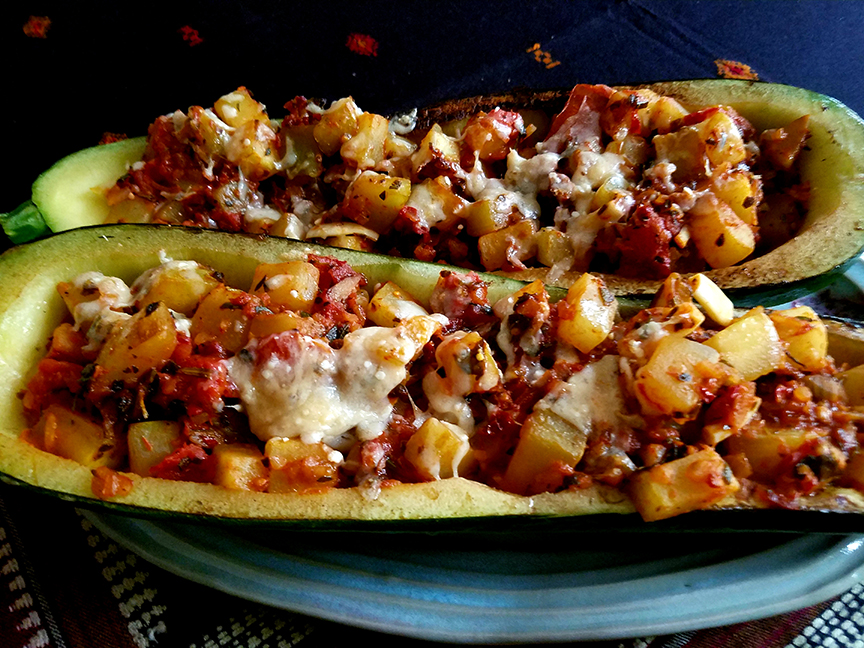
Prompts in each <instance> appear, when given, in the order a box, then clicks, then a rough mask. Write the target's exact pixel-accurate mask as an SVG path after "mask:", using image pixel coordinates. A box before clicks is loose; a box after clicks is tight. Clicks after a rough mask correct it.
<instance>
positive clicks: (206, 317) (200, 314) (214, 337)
mask: <svg viewBox="0 0 864 648" xmlns="http://www.w3.org/2000/svg"><path fill="white" fill-rule="evenodd" d="M244 294H245V293H243V291H242V290H238V289H236V288H229V287H227V286H217V287H216V288H214V289H213V290H211V291H210V292H209V293H207V295H206V296H205V297H204V299H202V300H201V303H200V305H199V306H198V310H196V311H195V315H194V317H193V318H192V326H191V329H190V331H189V334H190V335H191V336H192V341H193V342H195V343H196V344H201V343H204V342H208V341H215V342H218V343H219V344H220V345H222V347H223V348H225V349H226V350H228V351H231V352H236V351H239V350H240V349H242V348H243V347H244V346H245V344H246V342H247V340H248V339H249V320H250V317H249V315H248V314H247V313H245V312H244V309H243V303H242V302H240V301H239V300H241V299H242V298H243V296H244Z"/></svg>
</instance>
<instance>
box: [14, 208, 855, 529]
mask: <svg viewBox="0 0 864 648" xmlns="http://www.w3.org/2000/svg"><path fill="white" fill-rule="evenodd" d="M309 252H316V253H323V254H329V255H331V256H336V257H338V258H340V259H342V260H344V261H347V262H349V263H350V264H351V265H353V267H354V268H355V269H357V270H359V271H361V272H363V273H364V274H365V275H366V276H367V278H368V279H369V281H370V283H371V284H374V283H376V282H380V281H384V280H393V281H395V282H397V283H399V284H400V285H401V286H402V287H403V288H405V289H406V290H408V291H409V292H411V293H412V294H414V295H415V296H416V297H417V298H418V299H419V300H421V301H425V300H426V299H427V297H428V295H429V294H430V292H431V290H432V288H433V287H434V285H435V283H436V281H437V278H438V275H439V273H440V271H441V270H442V269H445V268H446V267H444V266H441V265H434V264H425V263H420V262H416V261H406V260H396V259H393V258H390V257H385V256H380V255H373V254H368V253H362V252H353V251H347V250H338V249H333V248H325V247H320V246H313V245H308V244H305V243H299V242H296V241H287V240H285V239H277V238H266V237H253V236H246V235H238V234H227V233H223V232H215V231H205V230H200V229H186V228H171V227H160V226H129V225H118V226H100V227H89V228H81V229H77V230H74V231H71V232H67V233H64V234H59V235H56V236H52V237H49V238H47V239H44V240H42V241H37V242H34V243H30V244H27V245H22V246H18V247H16V248H13V249H11V250H9V251H7V252H6V253H5V254H4V255H3V256H2V257H0V478H2V479H3V480H5V481H7V482H11V483H14V484H18V485H25V486H28V487H32V488H35V489H37V490H39V491H43V492H48V493H52V494H54V495H58V496H60V497H63V498H67V499H72V500H74V501H76V502H77V503H79V504H83V505H85V506H95V507H106V508H108V509H111V510H119V511H122V512H127V513H129V512H131V513H134V514H136V515H145V514H146V515H168V516H169V517H176V516H181V517H183V516H191V517H192V518H193V519H197V520H215V519H218V520H222V521H224V520H229V521H244V522H246V521H269V522H276V521H278V522H280V523H282V524H292V523H294V524H298V525H300V526H307V527H309V528H314V527H316V526H317V527H321V526H322V525H323V526H325V527H326V526H327V525H328V524H335V525H336V526H335V527H333V526H331V527H327V528H344V526H345V524H344V523H351V524H360V525H362V524H370V523H371V524H373V525H374V524H375V523H377V522H379V521H383V520H391V521H396V520H402V521H413V522H431V523H433V524H434V523H435V522H442V523H445V524H453V523H457V524H458V523H459V522H460V521H461V522H462V523H465V522H466V521H470V520H474V521H475V522H476V521H477V520H482V521H483V524H484V525H485V528H495V525H500V524H510V523H511V522H512V523H517V524H519V523H527V522H528V521H532V520H533V521H537V522H541V521H545V522H549V521H550V520H551V521H552V522H553V523H554V521H555V520H561V519H562V518H567V519H569V521H570V522H571V523H574V524H575V523H576V522H575V521H576V520H579V519H582V518H581V516H585V515H589V514H590V515H592V518H591V519H590V520H585V522H586V523H587V526H591V524H592V521H593V520H602V519H604V518H613V519H615V520H623V519H633V520H634V523H637V522H638V526H639V527H643V528H644V525H642V524H641V519H640V518H639V516H638V515H636V514H635V513H634V514H633V515H630V516H624V517H622V515H620V514H630V513H633V512H634V508H633V506H632V504H631V502H630V501H629V499H627V498H626V496H624V495H622V494H621V493H620V492H619V491H617V490H614V489H611V488H606V487H602V488H601V487H597V488H590V489H585V490H579V491H568V492H562V493H554V494H552V493H547V494H542V495H538V496H533V497H525V496H518V495H513V494H510V493H505V492H502V491H498V490H495V489H493V488H490V487H488V486H485V485H483V484H480V483H477V482H472V481H469V480H465V479H460V478H455V479H445V480H440V481H436V482H429V483H423V484H398V485H396V486H392V487H385V488H383V489H382V492H381V494H380V496H379V497H378V498H377V499H375V500H370V499H367V498H366V497H364V496H363V495H362V494H361V493H360V492H359V491H358V489H356V488H355V489H332V490H330V491H329V492H322V493H315V494H273V493H257V492H247V491H230V490H227V489H223V488H221V487H219V486H213V485H209V484H198V483H191V482H177V481H169V480H162V479H154V478H149V477H139V476H137V475H130V478H131V479H132V480H133V482H134V486H133V488H132V491H131V493H129V494H128V495H125V496H121V497H117V498H114V499H112V500H111V501H104V500H98V499H96V498H95V496H94V495H93V493H92V490H91V479H92V475H91V471H90V469H88V468H86V467H85V466H83V465H81V464H78V463H76V462H74V461H71V460H68V459H64V458H61V457H59V456H55V455H53V454H49V453H46V452H44V451H41V450H38V449H37V448H35V447H34V446H32V445H29V444H28V443H26V442H24V441H23V440H21V438H20V437H19V434H20V432H21V430H22V429H23V428H24V427H25V422H24V418H23V416H22V408H21V405H20V403H19V401H18V396H17V395H18V393H19V391H20V390H21V389H23V388H24V386H25V385H26V383H27V380H28V379H29V377H30V375H31V373H32V371H33V370H34V368H35V366H36V364H37V362H38V360H39V359H40V358H41V357H42V356H43V354H44V349H45V341H46V340H47V339H48V337H49V336H50V335H51V333H52V331H53V329H54V327H55V326H56V325H57V324H58V323H59V321H60V320H61V318H62V317H63V314H64V309H65V306H64V304H63V302H62V300H61V298H60V296H59V295H58V293H57V290H56V285H57V283H58V282H60V281H63V280H68V279H69V278H70V277H74V276H76V275H77V274H79V273H81V272H85V271H90V270H98V271H100V272H103V273H104V274H106V275H114V276H119V277H120V278H122V279H124V280H126V281H131V280H132V279H134V277H136V276H137V275H138V274H140V273H141V272H143V271H144V270H146V269H148V268H150V267H152V266H154V265H157V264H158V263H159V262H160V254H167V255H168V256H169V257H172V258H175V259H183V258H188V259H194V260H197V261H199V262H201V263H205V264H209V265H211V266H213V267H214V268H218V269H220V270H222V271H223V272H224V274H225V280H226V283H229V284H231V283H236V284H240V285H244V284H248V283H249V282H250V281H251V277H252V273H253V270H254V268H255V266H256V265H257V264H258V263H261V262H276V261H286V260H292V259H301V258H305V256H306V254H308V253H309ZM484 278H485V279H487V280H488V281H489V282H490V286H489V298H490V301H494V300H496V299H498V298H500V297H503V296H505V295H508V294H511V293H512V292H514V290H516V289H518V288H520V287H521V286H523V285H524V284H523V283H522V282H518V281H514V280H512V279H507V278H501V277H496V276H492V275H485V276H484ZM562 292H563V291H554V290H553V292H552V293H551V294H550V296H551V297H552V298H553V299H554V298H555V297H556V296H557V297H560V296H561V293H562ZM620 301H621V303H622V308H624V309H626V308H627V306H628V304H627V302H626V300H620ZM830 330H831V343H830V348H829V352H831V353H834V354H835V355H836V356H837V357H838V358H839V359H841V360H842V359H846V358H849V359H850V360H853V359H854V360H855V361H858V362H861V361H864V360H862V359H864V332H862V331H861V330H858V329H856V328H854V327H852V326H848V325H842V324H837V325H832V326H831V327H830ZM757 506H759V505H757V504H753V505H742V504H741V503H740V502H737V501H724V502H721V504H720V505H719V506H718V507H717V508H720V509H723V508H726V509H741V508H745V509H747V508H754V507H757ZM806 507H807V508H808V509H811V510H813V511H832V512H838V511H843V512H864V495H862V494H860V493H858V492H857V491H854V490H851V489H842V490H837V489H835V490H833V491H830V492H827V493H825V494H823V495H822V496H820V497H818V498H812V499H811V500H808V502H807V504H806ZM697 513H701V512H697ZM708 513H711V512H708ZM786 513H789V512H786ZM599 514H608V515H606V516H603V515H599ZM613 514H614V515H613ZM795 514H796V513H790V515H791V516H792V517H793V518H794V515H795ZM705 515H707V513H705ZM852 518H853V519H854V520H864V517H859V516H852ZM847 519H848V516H847ZM337 521H342V522H337ZM751 522H752V519H751ZM619 524H620V523H619ZM748 524H749V522H748ZM648 526H651V525H648ZM389 528H391V529H392V528H393V527H389ZM595 528H596V526H595ZM661 528H662V527H661ZM792 528H794V525H793V527H792ZM377 530H386V525H385V528H383V529H382V528H380V527H377Z"/></svg>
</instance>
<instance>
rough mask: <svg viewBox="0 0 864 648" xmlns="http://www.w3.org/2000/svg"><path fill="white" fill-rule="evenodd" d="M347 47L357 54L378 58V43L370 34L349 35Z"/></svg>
mask: <svg viewBox="0 0 864 648" xmlns="http://www.w3.org/2000/svg"><path fill="white" fill-rule="evenodd" d="M345 45H346V46H347V47H348V49H349V50H351V51H352V52H354V53H355V54H360V55H361V56H378V41H377V40H375V39H374V38H372V37H371V36H369V35H368V34H357V33H353V34H348V41H347V42H346V43H345Z"/></svg>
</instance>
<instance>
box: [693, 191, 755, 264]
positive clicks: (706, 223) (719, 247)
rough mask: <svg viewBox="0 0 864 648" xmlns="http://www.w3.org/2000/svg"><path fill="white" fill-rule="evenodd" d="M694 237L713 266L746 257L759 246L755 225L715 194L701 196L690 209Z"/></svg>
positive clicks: (698, 246)
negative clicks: (741, 216) (744, 219)
mask: <svg viewBox="0 0 864 648" xmlns="http://www.w3.org/2000/svg"><path fill="white" fill-rule="evenodd" d="M688 219H689V230H690V238H691V239H692V241H693V243H694V245H695V246H696V249H697V250H698V251H699V254H700V255H701V256H702V258H703V259H705V261H706V262H707V263H708V265H710V266H711V267H712V268H726V267H728V266H731V265H735V264H736V263H738V262H739V261H743V260H744V259H746V258H747V257H748V256H750V255H751V254H752V253H753V250H755V249H756V237H755V235H754V234H753V228H751V227H750V226H749V225H748V224H747V223H745V222H744V221H743V220H741V219H740V218H739V217H738V215H737V214H735V212H734V211H733V210H732V208H731V207H729V205H727V204H726V203H724V202H721V201H719V200H717V199H716V198H715V197H714V196H713V194H705V195H703V196H701V197H700V198H699V199H698V200H697V201H696V204H695V205H694V207H693V209H691V210H690V211H689V212H688Z"/></svg>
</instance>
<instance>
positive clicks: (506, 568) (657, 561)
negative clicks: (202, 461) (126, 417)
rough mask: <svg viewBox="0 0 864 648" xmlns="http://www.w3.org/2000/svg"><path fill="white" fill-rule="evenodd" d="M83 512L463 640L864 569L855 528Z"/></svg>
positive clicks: (328, 615) (810, 598)
mask: <svg viewBox="0 0 864 648" xmlns="http://www.w3.org/2000/svg"><path fill="white" fill-rule="evenodd" d="M862 292H864V263H862V262H859V263H856V264H855V265H854V266H853V267H852V268H851V269H850V271H849V272H847V273H846V275H845V276H844V277H842V278H841V279H840V280H838V282H836V283H835V284H834V285H833V286H832V287H831V288H829V289H827V290H825V291H822V292H821V293H818V294H817V295H813V296H812V297H810V298H805V299H803V300H799V301H798V302H797V303H810V304H812V305H813V306H814V307H815V308H817V310H819V311H821V312H834V313H835V314H837V315H841V316H847V317H848V316H850V315H851V316H856V315H857V318H858V319H861V312H860V304H861V296H862ZM838 306H841V307H840V308H838ZM843 307H845V308H847V309H851V311H852V312H845V311H843V310H842V308H843ZM838 311H840V312H838ZM85 515H87V516H88V517H89V518H90V519H91V520H92V521H93V522H94V524H96V526H97V527H99V528H100V529H101V530H102V531H103V532H104V533H105V534H106V535H108V536H110V537H111V538H113V539H114V540H116V541H117V542H119V543H120V544H122V545H124V546H126V547H127V548H129V549H130V550H132V551H134V552H136V553H138V554H140V555H141V556H143V557H144V558H146V559H147V560H149V561H151V562H153V563H154V564H156V565H158V566H160V567H162V568H164V569H166V570H168V571H171V572H173V573H175V574H178V575H180V576H183V577H185V578H188V579H190V580H193V581H196V582H198V583H202V584H204V585H208V586H210V587H214V588H216V589H218V590H221V591H224V592H227V593H229V594H233V595H236V596H239V597H242V598H244V599H248V600H253V601H258V602H260V603H265V604H268V605H272V606H274V607H277V608H282V609H286V610H292V611H295V612H300V613H303V614H308V615H310V616H314V617H319V618H323V619H328V620H331V621H337V622H341V623H346V624H350V625H353V626H357V627H362V628H367V629H371V630H377V631H381V632H388V633H392V634H397V635H402V636H408V637H414V638H420V639H427V640H437V641H447V642H457V643H514V642H546V641H576V640H591V639H610V638H624V637H636V636H644V635H656V634H670V633H674V632H682V631H686V630H695V629H698V628H707V627H713V626H719V625H725V624H730V623H739V622H743V621H749V620H753V619H757V618H763V617H767V616H771V615H774V614H781V613H784V612H788V611H791V610H797V609H800V608H802V607H806V606H808V605H813V604H816V603H818V602H821V601H824V600H826V599H828V598H831V597H832V596H836V595H838V594H841V593H842V592H844V591H846V590H848V589H849V588H850V587H852V586H853V585H854V584H855V583H857V582H858V581H859V580H861V578H862V577H864V535H820V534H812V535H790V534H776V533H774V534H771V533H699V532H694V533H675V534H669V533H662V532H661V533H633V532H630V533H627V532H624V533H616V534H604V533H601V532H591V533H582V534H580V533H578V532H572V531H569V532H562V533H559V534H555V533H546V532H543V533H541V534H534V535H533V536H530V537H524V536H520V535H517V534H511V535H507V534H500V533H498V534H484V533H482V532H474V533H459V534H456V533H453V534H438V535H436V534H425V535H424V534H393V533H391V534H376V533H362V532H360V533H326V532H317V533H316V532H306V533H298V532H295V531H286V530H279V529H273V528H272V527H271V528H264V527H259V528H258V529H257V530H256V529H255V528H254V527H244V526H242V525H237V526H216V527H213V526H203V525H197V524H193V523H184V522H163V521H148V520H142V519H136V518H133V517H126V516H122V515H112V514H109V513H95V512H86V513H85Z"/></svg>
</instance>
